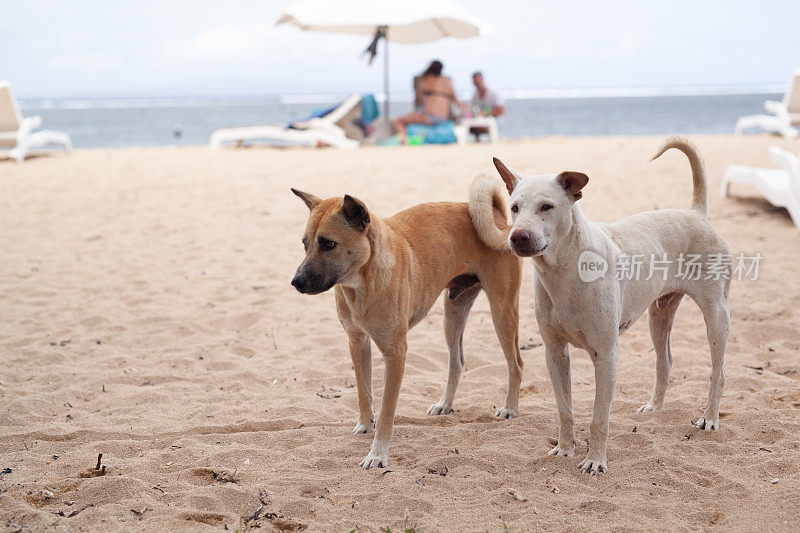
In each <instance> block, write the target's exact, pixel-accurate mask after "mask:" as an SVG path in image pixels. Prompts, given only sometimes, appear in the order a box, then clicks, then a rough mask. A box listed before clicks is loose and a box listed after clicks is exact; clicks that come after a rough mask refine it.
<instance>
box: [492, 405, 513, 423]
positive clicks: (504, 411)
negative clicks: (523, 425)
mask: <svg viewBox="0 0 800 533" xmlns="http://www.w3.org/2000/svg"><path fill="white" fill-rule="evenodd" d="M494 416H496V417H497V418H507V419H508V420H511V419H512V418H517V410H516V409H512V408H510V407H506V406H505V405H504V406H503V407H501V408H500V409H498V410H497V411H495V412H494Z"/></svg>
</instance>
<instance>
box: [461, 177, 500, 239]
mask: <svg viewBox="0 0 800 533" xmlns="http://www.w3.org/2000/svg"><path fill="white" fill-rule="evenodd" d="M505 198H506V192H505V188H504V187H503V184H502V183H501V182H500V180H499V179H497V178H496V177H495V176H492V175H490V174H485V173H484V174H479V175H478V176H477V177H476V178H475V179H474V180H472V185H470V187H469V204H468V207H469V216H470V218H471V219H472V225H473V226H474V227H475V231H476V232H477V233H478V237H479V238H480V240H481V241H483V243H484V244H485V245H486V246H488V247H489V248H492V249H493V250H505V249H506V248H507V247H508V244H507V240H508V230H509V228H508V215H506V213H507V210H506V199H505Z"/></svg>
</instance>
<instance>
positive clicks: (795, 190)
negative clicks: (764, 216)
mask: <svg viewBox="0 0 800 533" xmlns="http://www.w3.org/2000/svg"><path fill="white" fill-rule="evenodd" d="M769 154H770V156H771V157H772V163H773V164H774V165H775V166H777V167H780V168H755V167H744V166H739V165H729V166H728V168H726V169H725V174H724V176H723V178H722V196H723V197H727V196H728V195H729V194H730V188H731V184H733V183H741V184H743V185H750V186H751V187H755V188H756V189H757V190H758V192H760V193H761V195H762V196H763V197H764V198H765V199H766V200H767V201H768V202H769V203H771V204H772V205H774V206H776V207H784V208H786V210H787V211H789V216H791V217H792V221H793V222H794V225H795V226H797V229H800V159H798V157H797V156H796V155H795V154H793V153H791V152H787V151H786V150H781V149H780V148H778V147H776V146H773V147H771V148H770V149H769Z"/></svg>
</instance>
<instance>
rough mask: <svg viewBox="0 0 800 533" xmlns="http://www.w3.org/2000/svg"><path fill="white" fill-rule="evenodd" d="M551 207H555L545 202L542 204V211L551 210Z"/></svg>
mask: <svg viewBox="0 0 800 533" xmlns="http://www.w3.org/2000/svg"><path fill="white" fill-rule="evenodd" d="M551 209H553V206H552V205H550V204H544V205H543V206H542V211H550V210H551Z"/></svg>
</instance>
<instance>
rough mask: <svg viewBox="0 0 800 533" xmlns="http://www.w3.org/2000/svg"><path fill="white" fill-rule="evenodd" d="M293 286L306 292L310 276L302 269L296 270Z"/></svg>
mask: <svg viewBox="0 0 800 533" xmlns="http://www.w3.org/2000/svg"><path fill="white" fill-rule="evenodd" d="M292 287H294V288H295V289H297V290H298V291H300V292H305V291H306V289H308V276H306V275H305V274H304V273H301V272H300V271H298V272H296V273H295V275H294V277H293V278H292Z"/></svg>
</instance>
